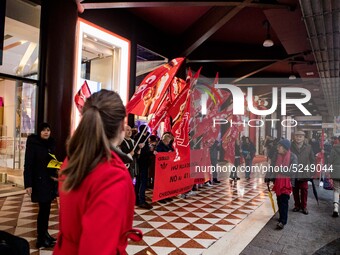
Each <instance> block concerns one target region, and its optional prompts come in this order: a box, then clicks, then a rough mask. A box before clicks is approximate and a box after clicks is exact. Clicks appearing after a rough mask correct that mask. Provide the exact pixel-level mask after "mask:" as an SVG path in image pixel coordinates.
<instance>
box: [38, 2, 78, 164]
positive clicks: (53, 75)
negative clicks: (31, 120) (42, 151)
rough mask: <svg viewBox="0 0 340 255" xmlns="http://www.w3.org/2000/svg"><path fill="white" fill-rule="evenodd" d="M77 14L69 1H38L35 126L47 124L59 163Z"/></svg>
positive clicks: (63, 151)
mask: <svg viewBox="0 0 340 255" xmlns="http://www.w3.org/2000/svg"><path fill="white" fill-rule="evenodd" d="M77 18H78V12H77V5H76V3H75V2H74V1H72V0H42V3H41V22H40V24H41V25H40V59H39V60H40V66H39V75H40V78H39V84H38V85H39V99H38V123H40V122H42V121H47V122H48V123H49V124H50V125H51V131H52V133H51V135H52V136H53V137H54V138H55V139H56V145H57V148H56V155H57V158H58V159H59V160H63V159H64V157H65V155H66V147H65V142H66V140H67V138H68V136H69V134H70V126H71V106H72V104H73V98H72V88H73V83H74V66H75V65H74V63H75V62H74V61H75V34H76V24H77Z"/></svg>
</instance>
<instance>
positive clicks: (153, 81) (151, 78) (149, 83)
mask: <svg viewBox="0 0 340 255" xmlns="http://www.w3.org/2000/svg"><path fill="white" fill-rule="evenodd" d="M183 61H184V58H175V59H173V60H171V61H170V62H169V63H167V64H164V65H162V66H161V67H159V68H157V69H156V70H154V71H152V72H151V73H149V74H148V75H147V76H146V77H145V78H144V80H143V81H142V82H141V84H140V85H139V86H138V88H137V91H136V92H135V94H134V95H133V96H132V98H131V99H130V101H129V102H128V104H127V105H126V111H127V113H133V114H136V115H138V116H148V115H149V114H151V113H154V112H156V111H157V109H158V106H159V104H160V103H161V101H162V100H164V94H165V92H166V91H167V89H168V87H169V85H170V83H171V81H172V79H173V77H174V76H175V74H176V72H177V71H178V68H179V67H180V65H181V64H182V63H183Z"/></svg>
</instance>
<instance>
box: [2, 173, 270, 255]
mask: <svg viewBox="0 0 340 255" xmlns="http://www.w3.org/2000/svg"><path fill="white" fill-rule="evenodd" d="M266 193H267V191H266V187H265V185H264V184H263V183H262V180H261V179H252V180H250V181H246V180H240V181H238V182H237V184H235V183H234V182H232V183H230V182H229V180H228V181H223V182H222V183H221V184H219V185H214V186H212V187H208V186H204V187H202V188H200V189H199V191H198V192H197V193H196V195H194V196H191V197H188V198H186V199H184V198H179V197H176V198H174V200H173V201H172V202H171V203H167V204H160V203H154V204H153V206H154V208H153V209H152V210H145V209H140V208H138V207H136V210H135V217H134V227H136V228H139V229H141V230H142V231H143V233H144V238H143V240H142V241H140V242H139V243H132V242H131V243H130V244H129V246H128V247H127V252H128V254H148V255H152V254H157V255H163V254H171V255H175V254H176V255H179V254H188V255H192V254H202V252H203V251H204V250H206V249H207V248H208V247H210V246H211V245H212V244H213V243H214V242H216V241H217V240H218V239H219V238H221V237H222V236H223V235H224V234H225V233H226V232H228V231H230V230H232V229H233V228H235V227H236V226H237V224H239V223H240V222H241V221H242V220H243V219H245V218H246V217H247V216H248V215H249V214H251V213H252V212H253V211H254V210H256V209H257V208H258V207H259V206H260V205H261V204H262V203H263V201H264V200H265V199H267V195H266ZM148 195H149V196H151V191H148ZM37 212H38V208H37V205H36V204H33V203H31V202H30V198H29V197H28V196H27V195H16V196H9V197H4V198H0V230H5V231H7V232H9V233H12V234H15V235H18V236H21V237H23V238H26V239H27V240H28V241H29V242H30V246H31V248H32V249H31V254H34V255H37V254H42V255H45V254H46V255H49V254H52V251H51V250H47V249H44V250H40V251H39V250H36V249H34V246H35V241H36V239H35V238H36V217H37ZM49 232H50V233H51V234H52V235H53V236H56V234H57V232H58V205H57V202H54V203H53V205H52V211H51V218H50V227H49Z"/></svg>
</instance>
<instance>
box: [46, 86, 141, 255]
mask: <svg viewBox="0 0 340 255" xmlns="http://www.w3.org/2000/svg"><path fill="white" fill-rule="evenodd" d="M125 116H126V114H125V107H124V105H123V103H122V100H121V99H120V97H119V95H118V94H117V93H115V92H113V91H108V90H101V91H100V92H97V93H94V94H93V95H92V96H91V97H90V98H88V99H87V101H86V103H85V106H84V108H83V110H82V119H81V121H80V123H79V126H78V128H77V129H76V131H75V133H74V135H73V136H72V138H71V140H70V141H69V143H68V148H67V149H68V150H67V154H68V155H67V159H66V160H65V161H64V164H63V166H62V170H61V176H60V180H61V182H60V185H59V194H60V215H59V234H58V240H57V244H56V246H55V249H54V252H53V254H54V255H59V254H60V255H77V254H79V255H93V254H100V255H106V254H107V255H109V254H110V255H114V254H126V252H125V249H126V246H127V239H128V238H132V239H134V240H138V239H140V238H141V233H140V232H139V231H136V230H133V229H132V222H133V215H134V203H135V194H134V189H133V184H132V182H131V177H130V175H129V172H128V170H127V168H126V167H125V165H124V163H123V162H122V160H121V159H120V156H119V152H118V151H117V150H116V149H115V148H116V147H117V146H118V145H119V144H120V143H121V141H122V139H123V138H124V118H125Z"/></svg>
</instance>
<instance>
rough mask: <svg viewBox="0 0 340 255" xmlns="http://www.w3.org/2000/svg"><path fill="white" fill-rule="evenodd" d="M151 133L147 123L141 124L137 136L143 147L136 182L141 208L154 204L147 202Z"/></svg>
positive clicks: (138, 161) (140, 146) (150, 206)
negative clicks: (149, 138)
mask: <svg viewBox="0 0 340 255" xmlns="http://www.w3.org/2000/svg"><path fill="white" fill-rule="evenodd" d="M149 135H150V133H149V132H148V131H147V126H146V125H140V126H139V133H138V134H137V135H136V137H135V141H136V143H138V146H139V148H141V151H140V155H139V157H138V158H137V165H138V170H139V172H138V176H137V180H136V181H137V182H136V186H135V188H136V191H137V205H138V206H139V207H140V208H144V209H152V208H153V206H152V205H150V204H149V203H147V202H146V200H145V191H146V188H147V184H148V171H149V166H150V163H151V162H150V159H151V154H153V152H151V151H150V145H149V142H148V137H149Z"/></svg>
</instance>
